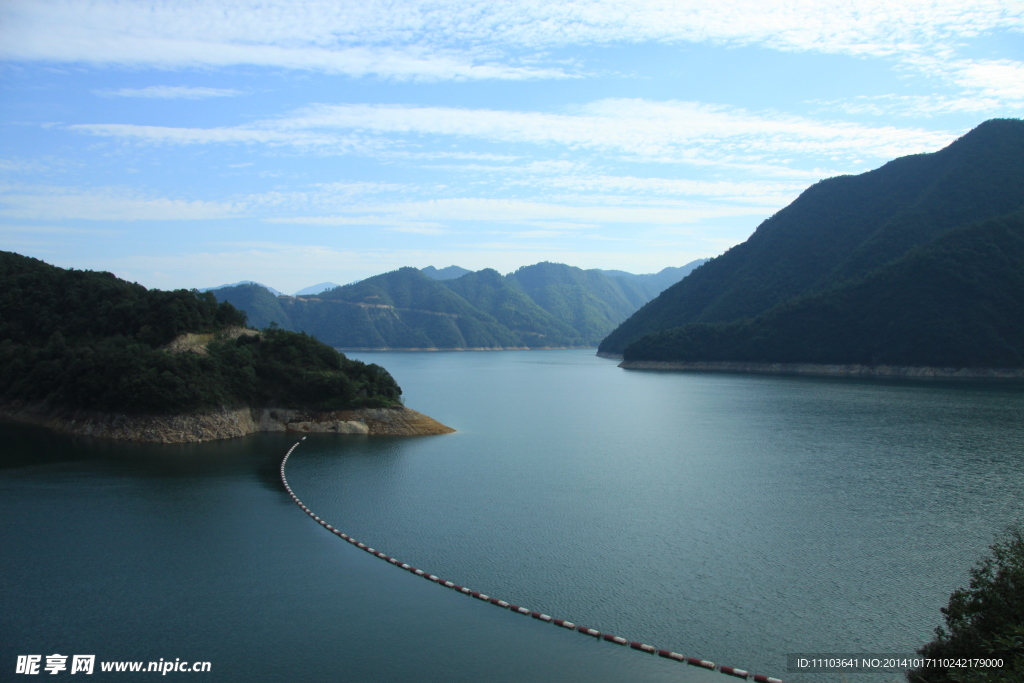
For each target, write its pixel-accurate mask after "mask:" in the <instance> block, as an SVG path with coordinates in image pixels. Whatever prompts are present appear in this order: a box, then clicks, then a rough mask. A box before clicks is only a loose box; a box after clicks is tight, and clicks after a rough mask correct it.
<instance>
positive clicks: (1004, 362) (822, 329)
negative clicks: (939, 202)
mask: <svg viewBox="0 0 1024 683" xmlns="http://www.w3.org/2000/svg"><path fill="white" fill-rule="evenodd" d="M623 357H624V358H625V359H627V360H666V361H748V362H769V363H836V364H865V365H907V366H939V367H1020V366H1022V365H1024V213H1018V214H1014V215H1012V216H1006V217H1003V218H999V219H992V220H988V221H985V222H984V223H981V224H979V225H973V226H968V227H965V228H961V229H958V230H953V231H950V232H948V233H947V234H945V235H943V236H942V237H940V238H939V239H937V240H935V241H934V242H932V243H931V244H929V245H927V246H924V247H918V248H915V249H913V250H912V251H911V252H910V253H909V254H907V255H906V256H904V257H903V258H901V259H899V260H897V261H895V262H893V263H891V264H889V265H887V266H884V267H882V268H878V269H875V270H873V271H871V272H870V273H869V274H867V275H866V276H864V277H862V278H859V279H856V280H850V281H847V282H846V283H844V284H841V285H838V286H836V287H833V288H831V289H828V290H825V291H820V292H816V293H813V294H807V295H805V296H803V297H797V298H794V299H791V300H789V301H787V302H785V303H783V304H781V305H779V306H776V307H775V308H773V309H771V310H769V311H768V312H766V313H764V314H763V315H760V316H758V317H757V318H754V319H752V320H750V319H748V320H740V321H737V322H731V323H691V324H689V325H682V326H680V327H676V328H672V329H669V330H664V331H662V332H659V333H656V334H651V335H647V336H645V337H643V338H641V339H640V340H638V341H636V342H634V343H632V344H630V345H629V346H627V347H626V349H625V352H624V354H623Z"/></svg>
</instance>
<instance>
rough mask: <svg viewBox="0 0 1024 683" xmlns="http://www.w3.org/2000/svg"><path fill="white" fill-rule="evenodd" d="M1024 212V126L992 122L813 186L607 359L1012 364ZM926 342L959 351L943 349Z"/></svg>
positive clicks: (665, 303) (612, 348) (651, 312)
mask: <svg viewBox="0 0 1024 683" xmlns="http://www.w3.org/2000/svg"><path fill="white" fill-rule="evenodd" d="M1022 210H1024V122H1022V121H1020V120H1017V119H1002V120H992V121H987V122H985V123H983V124H982V125H980V126H978V127H977V128H975V129H974V130H972V131H971V132H969V133H968V134H966V135H964V136H963V137H962V138H960V139H959V140H957V141H955V142H954V143H952V144H951V145H949V146H948V147H946V148H945V149H943V150H940V151H938V152H935V153H932V154H918V155H913V156H908V157H903V158H900V159H896V160H894V161H891V162H889V163H887V164H885V165H884V166H882V167H881V168H879V169H876V170H874V171H870V172H868V173H863V174H861V175H857V176H841V177H838V178H831V179H829V180H823V181H821V182H819V183H817V184H816V185H814V186H812V187H810V188H809V189H808V190H806V191H805V192H804V193H802V194H801V195H800V197H798V198H797V199H796V200H795V201H794V202H793V203H792V204H790V205H789V206H787V207H786V208H784V209H783V210H781V211H779V212H778V213H777V214H775V215H774V216H773V217H771V218H769V219H768V220H766V221H765V222H764V223H762V224H761V225H760V226H759V227H758V229H757V230H756V231H755V232H754V234H753V235H751V237H750V239H748V240H747V241H746V242H744V243H743V244H740V245H738V246H736V247H734V248H732V249H730V250H729V251H728V252H726V253H725V254H723V255H722V256H719V257H718V258H716V259H713V260H712V261H710V262H709V263H707V264H705V265H704V266H702V267H701V268H699V269H697V270H696V271H695V272H693V273H692V274H691V275H690V276H689V277H687V278H686V279H684V280H682V281H681V282H680V283H678V284H676V285H673V286H672V287H670V288H668V289H667V290H665V291H664V292H663V293H662V294H661V295H660V296H659V297H658V298H656V299H654V300H653V301H651V302H650V303H648V304H647V305H646V306H644V307H643V308H641V309H640V310H639V311H637V312H636V313H635V314H634V315H633V316H632V317H631V318H630V319H629V320H627V321H626V322H625V323H623V324H622V325H621V326H620V327H619V328H617V329H616V330H615V331H614V332H613V333H612V334H610V335H609V336H608V337H607V338H606V339H605V340H604V341H603V342H602V343H601V346H600V350H601V351H602V352H609V353H616V352H622V351H623V350H626V354H625V355H626V357H633V358H640V357H641V356H642V357H643V358H645V359H659V358H664V359H668V358H672V359H682V358H684V357H685V358H689V359H693V360H698V359H712V358H715V359H719V360H740V359H741V358H740V357H741V356H742V359H746V360H751V359H755V358H760V359H764V360H768V359H773V358H782V357H786V358H790V359H795V360H804V359H806V360H810V359H812V358H814V359H825V358H828V359H830V360H829V361H828V362H833V363H840V362H857V363H860V362H878V363H881V362H893V363H895V362H900V363H905V364H930V363H936V362H940V361H941V362H954V360H953V359H958V360H957V361H956V362H978V363H987V362H989V361H988V360H986V359H992V358H1001V359H1002V360H1001V361H1000V362H1010V361H1011V360H1012V359H1013V358H1014V357H1015V356H1014V355H1013V354H1014V353H1016V351H1011V350H1007V349H1013V348H1017V347H1016V346H1015V345H1014V343H1012V342H1011V341H1009V340H1008V338H1007V336H1006V335H1007V334H1009V332H1008V330H1013V329H1016V328H1015V327H1014V326H1013V325H1014V324H1015V323H1013V321H1009V322H1008V321H1005V320H1001V319H1000V317H1001V316H1015V320H1020V319H1021V311H1020V309H1019V308H1015V306H1014V303H1013V302H1012V301H1008V300H1006V299H1005V297H1007V296H1011V295H1013V296H1016V297H1017V298H1016V301H1020V300H1021V297H1020V295H1022V294H1024V292H1021V291H1020V290H1019V288H1018V287H1019V282H1018V281H1017V280H1015V279H1014V276H1013V273H1014V270H1013V268H1018V269H1022V268H1024V264H1021V263H1020V262H1019V261H1017V260H1015V259H1017V258H1018V256H1017V252H1016V251H1015V250H1016V249H1017V247H1016V246H1015V245H1016V242H1015V240H1016V239H1017V237H1016V236H1015V235H1017V232H1016V231H1017V230H1018V227H1019V223H1020V214H1019V212H1020V211H1022ZM1000 217H1002V218H1000ZM992 220H995V222H991V221H992ZM985 221H989V222H985ZM972 226H973V227H972ZM950 230H954V231H955V232H956V235H954V234H953V233H951V232H950ZM947 240H949V241H947ZM975 241H976V243H975ZM950 244H956V245H958V247H959V248H961V249H962V250H963V253H960V254H957V253H956V251H955V250H953V249H951V248H949V247H948V245H950ZM979 254H984V255H985V257H984V258H979ZM986 263H987V265H986ZM1007 263H1011V264H1014V265H1013V267H1009V268H1008V267H1007V266H1006V264H1007ZM986 267H987V268H990V269H991V272H986ZM929 269H930V270H929ZM911 274H912V276H911ZM940 275H941V277H940ZM943 278H946V280H943ZM882 283H887V285H886V286H890V287H892V288H893V289H892V290H889V289H886V286H883V284H882ZM1000 290H1001V291H1002V293H1000ZM950 297H953V298H950ZM956 297H960V298H959V299H957V298H956ZM939 301H942V302H943V305H942V306H937V304H936V302H939ZM811 311H814V313H813V315H812V314H811ZM854 311H856V312H857V313H856V315H854V313H853V312H854ZM982 314H985V315H982ZM851 316H852V317H851ZM857 316H861V317H860V318H857ZM979 316H981V317H979ZM744 321H745V322H744ZM851 326H852V327H851ZM826 328H828V329H826ZM798 330H799V335H798V337H799V338H797V337H795V336H793V335H794V334H796V331H798ZM646 335H658V336H657V339H654V338H651V339H643V338H644V337H645V336H646ZM926 338H927V339H932V340H933V341H934V340H946V341H945V342H943V343H949V344H955V345H960V346H961V347H962V348H960V349H959V350H956V349H954V348H950V349H946V350H944V351H943V350H941V349H938V348H935V347H934V344H933V343H930V342H929V343H926ZM642 339H643V340H642ZM983 339H984V340H987V341H982V340H983ZM640 340H642V341H640ZM744 340H745V341H744ZM781 340H788V341H781ZM906 340H914V344H913V345H912V346H913V348H917V349H918V350H919V353H918V354H917V355H915V354H914V353H911V352H910V351H908V350H907V349H906V348H905V344H904V343H905V341H906ZM994 340H1003V341H994ZM634 342H636V344H635V346H630V344H632V343H634ZM1004 342H1005V344H1004ZM935 343H938V342H935ZM1000 344H1003V346H1002V347H1000ZM982 348H984V349H987V350H984V351H983V350H982ZM997 348H1003V351H997V350H996V349H997ZM629 349H632V351H630V350H629ZM970 349H977V353H973V352H970ZM1004 351H1005V353H1004ZM723 354H725V355H730V354H732V355H736V356H737V357H736V358H734V359H726V358H724V357H723ZM972 358H973V361H971V359H972ZM844 359H845V360H844ZM854 359H857V360H854ZM897 359H899V360H897ZM915 359H916V360H915ZM942 359H946V360H942Z"/></svg>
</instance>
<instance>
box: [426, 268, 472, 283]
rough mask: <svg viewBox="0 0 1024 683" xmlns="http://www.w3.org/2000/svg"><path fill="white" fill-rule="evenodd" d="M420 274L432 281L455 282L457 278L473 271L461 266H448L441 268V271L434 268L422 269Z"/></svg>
mask: <svg viewBox="0 0 1024 683" xmlns="http://www.w3.org/2000/svg"><path fill="white" fill-rule="evenodd" d="M420 272H421V273H423V274H424V275H426V276H427V277H429V278H430V279H432V280H454V279H455V278H457V277H462V276H463V275H467V274H469V273H472V272H473V271H471V270H469V269H468V268H462V267H460V266H448V267H447V268H441V269H440V270H438V269H437V268H435V267H434V266H427V267H426V268H420Z"/></svg>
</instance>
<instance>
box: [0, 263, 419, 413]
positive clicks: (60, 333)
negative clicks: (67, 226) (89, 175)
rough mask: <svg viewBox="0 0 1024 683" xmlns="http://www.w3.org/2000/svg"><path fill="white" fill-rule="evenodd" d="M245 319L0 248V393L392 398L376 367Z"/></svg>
mask: <svg viewBox="0 0 1024 683" xmlns="http://www.w3.org/2000/svg"><path fill="white" fill-rule="evenodd" d="M245 322H246V318H245V314H244V313H243V312H241V311H239V310H237V309H236V308H235V307H234V306H232V305H231V304H229V303H225V302H221V303H218V302H217V300H216V298H215V297H214V296H213V294H209V293H206V294H200V293H198V292H196V291H194V290H193V291H188V290H176V291H169V292H168V291H160V290H155V289H146V288H145V287H142V286H141V285H137V284H133V283H129V282H125V281H124V280H120V279H118V278H116V277H115V276H113V275H112V274H110V273H102V272H92V271H83V270H66V269H63V268H57V267H54V266H51V265H48V264H46V263H44V262H42V261H39V260H37V259H34V258H28V257H25V256H21V255H19V254H15V253H11V252H0V400H2V401H3V402H4V403H5V404H6V405H7V406H11V405H29V404H34V405H42V406H45V407H46V408H47V409H50V410H85V411H100V412H108V413H109V412H116V413H121V414H128V415H132V414H154V413H163V414H181V413H188V412H194V411H203V410H210V409H224V408H262V407H268V406H274V407H282V408H289V409H308V410H315V411H337V410H344V409H356V408H386V407H391V406H398V405H400V396H401V393H402V392H401V389H400V388H399V386H398V384H397V383H396V382H395V381H394V379H393V378H392V377H391V375H389V374H388V373H387V371H386V370H384V369H383V368H381V367H379V366H376V365H367V364H364V363H361V362H359V361H354V360H350V359H348V358H346V357H345V356H344V355H342V354H340V353H338V352H337V351H335V350H334V349H332V348H331V347H329V346H327V345H325V344H322V343H321V342H319V341H317V340H316V339H315V338H313V337H310V336H307V335H305V334H299V333H294V332H287V331H285V330H281V329H267V330H264V331H262V332H259V333H257V332H255V331H251V330H245V328H244V326H245Z"/></svg>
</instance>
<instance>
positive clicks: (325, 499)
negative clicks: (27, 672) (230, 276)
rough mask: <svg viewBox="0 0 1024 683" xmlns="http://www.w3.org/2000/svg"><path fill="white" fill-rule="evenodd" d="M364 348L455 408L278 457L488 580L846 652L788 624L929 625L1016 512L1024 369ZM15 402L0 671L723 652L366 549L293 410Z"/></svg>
mask: <svg viewBox="0 0 1024 683" xmlns="http://www.w3.org/2000/svg"><path fill="white" fill-rule="evenodd" d="M350 355H351V356H352V357H355V358H359V359H362V360H367V361H370V362H377V363H379V364H381V365H384V366H385V367H386V368H388V369H389V370H390V371H391V372H392V374H393V375H394V376H395V377H396V379H397V380H398V382H399V383H400V384H401V386H402V387H403V389H404V390H405V399H406V404H407V405H408V406H410V407H412V408H415V409H417V410H420V411H422V412H424V413H427V414H428V415H430V416H432V417H434V418H436V419H438V420H440V421H441V422H444V423H445V424H448V425H450V426H452V427H454V428H456V429H458V430H459V431H458V432H457V433H455V434H451V435H446V436H438V437H425V438H382V437H376V438H366V437H357V436H330V435H316V436H310V437H309V439H307V440H306V441H305V442H303V444H302V445H301V446H300V447H299V448H298V449H297V450H296V451H295V454H294V455H293V457H292V458H291V460H290V461H289V464H288V477H289V482H290V483H291V485H292V487H293V489H294V490H295V491H296V493H297V494H298V495H299V496H300V497H301V498H302V499H303V501H304V502H305V503H306V504H307V505H309V506H310V507H311V508H312V509H313V510H315V511H316V512H317V513H318V514H319V515H320V516H321V517H323V518H325V519H326V520H327V521H328V522H330V523H331V524H333V525H334V526H336V527H338V528H340V529H342V530H343V531H346V532H347V533H349V534H351V535H352V536H354V537H356V538H358V539H359V540H361V541H364V542H366V543H368V544H370V545H372V546H373V547H375V548H379V549H381V550H383V551H385V552H387V553H389V554H391V555H393V556H396V557H398V558H400V559H402V560H403V561H405V562H408V563H410V564H413V565H415V566H417V567H420V568H422V569H424V570H427V571H429V572H432V573H435V574H437V575H439V576H442V577H444V578H447V579H450V580H452V581H454V582H456V583H461V584H463V585H466V586H469V587H470V588H473V589H475V590H479V591H482V592H484V593H488V594H489V595H494V596H497V597H500V598H503V599H505V600H508V601H510V602H514V603H517V604H520V605H523V606H526V607H528V608H530V609H537V610H540V611H543V612H546V613H548V614H552V615H554V616H557V617H561V618H564V619H569V620H571V621H574V622H576V623H580V624H585V625H587V626H591V627H593V628H597V629H599V630H601V631H605V632H611V633H615V634H618V635H622V636H624V637H626V638H628V639H630V640H640V641H643V642H646V643H650V644H652V645H655V646H656V647H662V648H666V649H671V650H675V651H677V652H680V653H683V654H684V655H687V656H697V657H701V658H704V659H709V660H712V661H716V662H720V663H723V664H728V665H730V666H734V667H738V668H743V669H748V670H750V671H752V672H754V673H762V674H766V675H770V676H776V677H778V678H781V679H783V680H785V681H811V680H814V681H837V682H838V681H840V680H842V679H841V678H840V676H839V675H838V674H813V675H808V674H802V675H801V674H792V673H788V672H787V671H786V654H787V653H793V652H815V653H829V652H834V653H857V652H860V653H907V654H910V653H912V652H913V651H914V650H915V649H916V648H917V647H919V646H920V645H921V644H922V643H924V642H925V641H927V640H929V639H930V638H931V636H932V630H933V629H934V627H935V626H937V625H939V624H940V623H941V614H940V612H939V608H940V607H942V606H943V605H945V604H946V601H947V599H948V597H949V593H950V592H951V591H952V590H953V589H955V588H957V587H958V586H961V585H963V584H965V583H966V580H967V577H968V569H969V568H970V567H971V565H973V564H974V562H976V561H977V560H978V559H979V558H980V557H981V556H982V555H983V554H984V552H985V549H986V546H987V545H989V544H990V543H991V542H992V541H993V540H994V537H995V535H996V534H997V533H998V532H999V531H1000V530H1001V529H1002V528H1004V527H1005V526H1006V525H1007V524H1009V523H1013V522H1020V521H1022V520H1024V391H1022V390H1021V388H1020V386H1006V385H1000V386H992V385H981V384H966V383H941V382H885V381H857V380H847V379H842V380H840V379H816V378H789V377H768V376H745V375H726V374H697V373H653V372H637V371H625V370H621V369H619V368H617V367H615V363H614V362H611V361H607V360H603V359H599V358H596V357H594V355H593V351H592V350H565V351H525V352H511V351H510V352H485V353H353V354H350ZM0 430H2V435H0V437H2V439H3V443H4V449H3V469H0V512H2V519H3V521H4V524H3V526H2V529H0V544H2V545H0V548H2V551H0V576H2V577H3V586H4V587H3V590H2V591H0V633H2V637H0V679H2V680H8V679H9V678H14V676H13V675H10V674H11V672H13V671H14V665H15V660H16V657H17V655H19V654H42V655H44V656H45V655H49V654H53V653H60V654H95V655H96V656H97V660H98V661H103V660H108V661H110V660H145V661H154V660H158V659H160V658H164V659H165V660H173V659H174V658H181V659H183V660H189V661H194V660H201V661H210V662H211V663H212V671H211V673H208V674H182V673H171V674H168V675H169V676H170V677H171V678H174V677H182V676H184V677H186V678H196V679H199V678H202V679H203V680H210V681H213V680H224V681H231V680H252V681H277V680H296V681H299V680H302V681H328V680H330V681H337V680H345V681H370V680H417V681H420V680H425V681H484V680H487V681H491V680H495V681H502V680H505V681H523V680H556V679H566V680H594V681H632V680H651V681H670V680H671V681H726V680H730V679H729V678H725V677H723V676H722V674H719V673H710V672H706V671H702V670H700V669H696V668H694V667H689V666H686V665H684V664H677V663H674V662H671V661H668V660H664V659H661V658H658V657H653V656H650V655H646V654H643V653H640V652H636V651H633V650H630V649H629V648H623V647H618V646H615V645H612V644H609V643H604V642H597V641H595V640H594V639H592V638H587V637H583V636H581V635H579V634H576V633H571V632H569V631H566V630H563V629H559V628H557V627H554V626H551V625H548V624H543V623H541V622H538V621H535V620H533V619H530V618H528V617H523V616H519V615H515V614H512V613H510V612H508V611H506V610H501V609H498V608H496V607H493V606H490V605H485V604H483V603H481V602H479V601H477V600H473V599H470V598H467V597H465V596H462V595H460V594H457V593H455V592H454V591H451V590H447V589H444V588H442V587H439V586H437V585H435V584H432V583H430V582H428V581H424V580H423V579H421V578H418V577H415V576H413V575H410V574H408V573H406V572H402V571H400V570H397V569H396V568H394V567H393V566H391V565H388V564H387V563H385V562H382V561H381V560H378V559H375V558H372V557H370V556H369V555H367V554H365V553H362V552H360V551H358V550H356V549H355V548H353V547H351V546H349V545H348V544H346V543H344V542H342V541H340V540H339V539H337V538H336V537H334V536H332V535H331V534H329V533H327V532H325V531H324V530H323V529H322V528H320V527H319V526H318V525H316V524H314V523H313V522H311V521H310V520H309V518H308V517H306V516H305V515H303V514H302V513H301V511H300V510H299V509H298V508H297V507H296V506H295V505H294V504H293V503H292V502H291V500H290V499H289V498H288V497H287V495H286V494H285V493H284V491H283V490H282V488H281V486H280V484H279V482H278V479H277V472H276V468H277V465H278V463H279V461H280V458H281V456H283V454H284V452H285V451H286V450H287V449H288V448H289V447H290V445H291V444H292V443H294V441H295V437H294V436H289V435H254V436H252V437H247V438H244V439H236V440H231V441H226V442H218V443H212V444H191V445H178V446H156V445H139V444H134V445H133V444H112V443H107V442H97V441H88V440H83V439H70V438H66V437H62V436H57V435H53V434H49V433H47V432H44V431H42V430H38V429H34V428H28V427H23V426H18V425H10V424H4V425H0ZM44 661H45V660H44ZM64 675H67V672H64ZM152 675H153V674H150V676H152ZM98 677H99V678H102V676H98ZM108 677H109V678H111V679H112V680H116V679H124V678H125V675H124V674H120V675H115V674H111V675H109V676H108ZM17 678H21V677H20V676H19V677H17ZM847 678H848V680H855V681H863V682H864V683H868V682H874V681H894V680H901V677H900V676H899V675H897V674H883V675H868V674H855V675H848V676H847Z"/></svg>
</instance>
